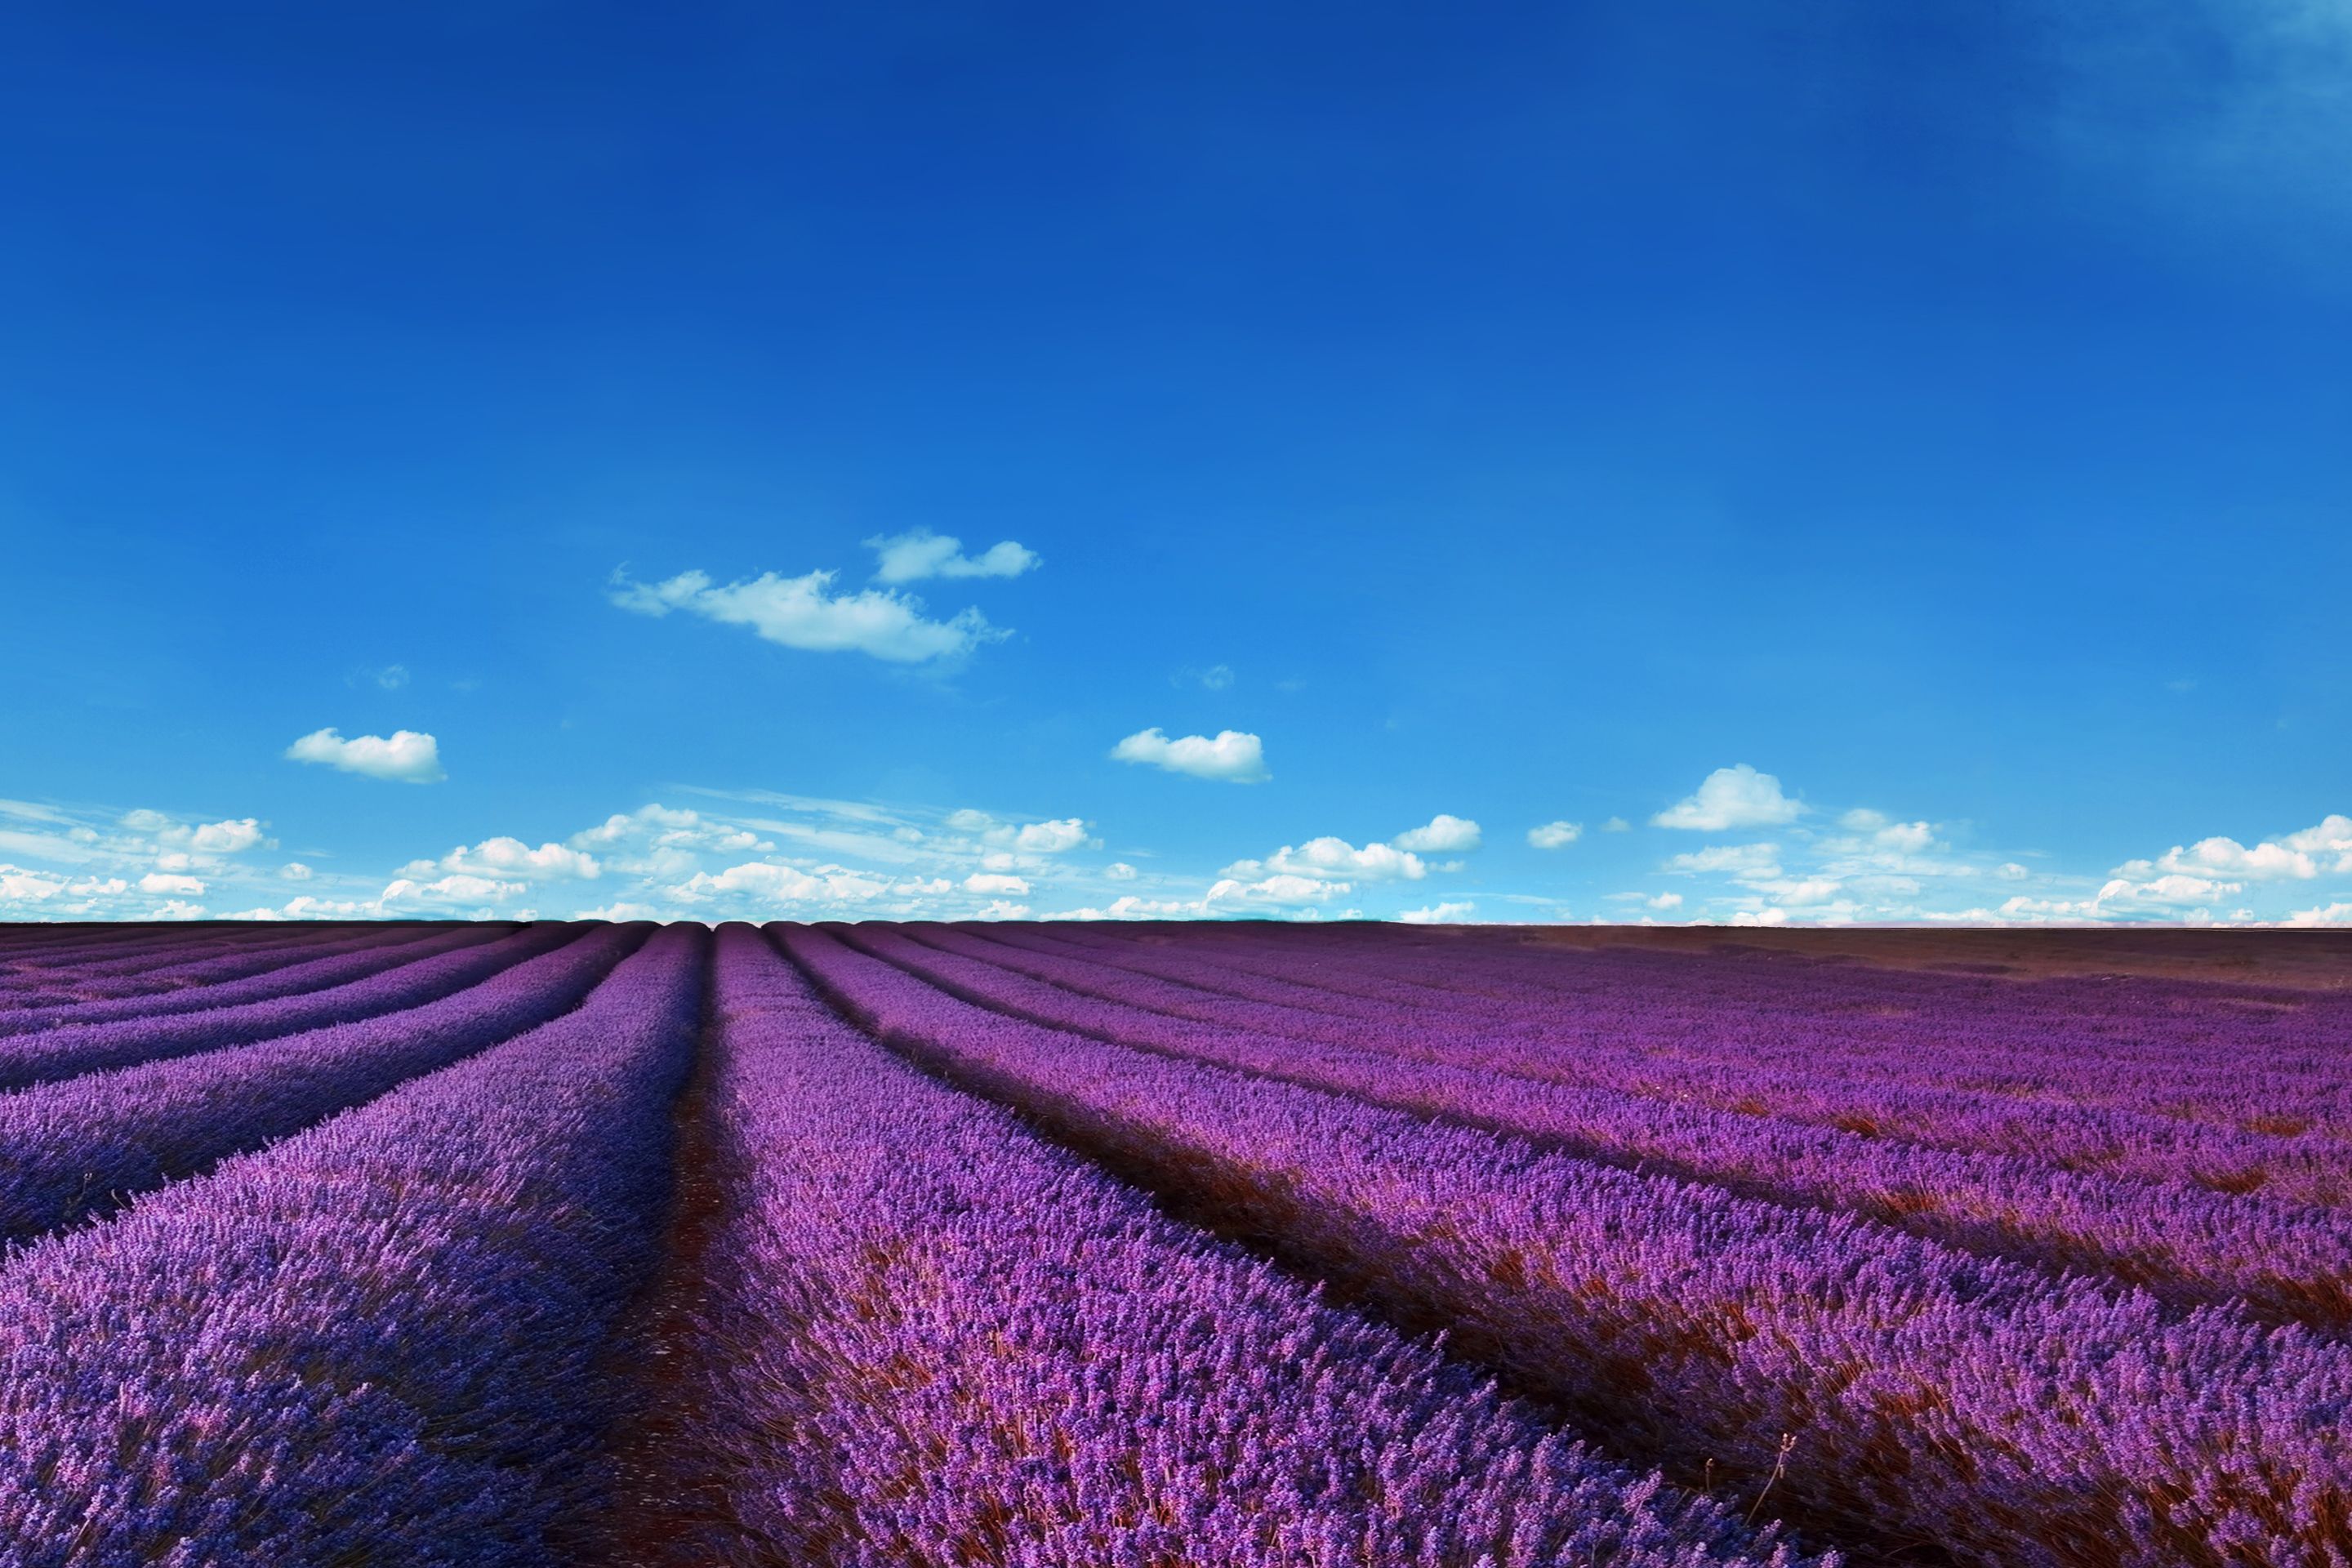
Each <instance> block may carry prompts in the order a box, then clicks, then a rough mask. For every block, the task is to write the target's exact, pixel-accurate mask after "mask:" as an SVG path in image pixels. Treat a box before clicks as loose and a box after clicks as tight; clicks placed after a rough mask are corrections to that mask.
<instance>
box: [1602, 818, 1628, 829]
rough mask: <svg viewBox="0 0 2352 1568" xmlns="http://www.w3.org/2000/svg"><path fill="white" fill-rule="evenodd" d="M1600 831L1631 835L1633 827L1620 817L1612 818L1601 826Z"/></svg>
mask: <svg viewBox="0 0 2352 1568" xmlns="http://www.w3.org/2000/svg"><path fill="white" fill-rule="evenodd" d="M1601 832H1603V833H1631V832H1633V824H1632V823H1630V822H1628V821H1626V820H1625V819H1624V818H1623V817H1622V816H1612V817H1611V818H1610V819H1609V820H1608V821H1606V822H1604V823H1602V824H1601Z"/></svg>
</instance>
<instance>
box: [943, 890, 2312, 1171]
mask: <svg viewBox="0 0 2352 1568" xmlns="http://www.w3.org/2000/svg"><path fill="white" fill-rule="evenodd" d="M988 940H990V941H992V942H1002V943H1004V944H1006V945H1008V946H1012V947H1016V948H1020V949H1023V950H1025V951H1033V952H1064V953H1068V954H1073V955H1077V954H1083V955H1084V956H1085V957H1087V958H1088V959H1090V960H1093V961H1095V962H1099V963H1105V964H1108V965H1111V966H1114V967H1118V968H1121V969H1129V970H1133V971H1136V972H1139V973H1150V974H1152V975H1155V976H1159V977H1162V978H1167V979H1171V980H1175V981H1178V982H1179V983H1181V984H1184V985H1187V986H1191V987H1195V988H1201V989H1209V990H1215V991H1217V992H1219V993H1220V994H1223V996H1225V997H1226V998H1228V999H1229V1004H1230V1005H1234V1006H1235V1007H1237V1008H1238V1007H1241V1005H1242V1004H1243V1002H1244V1001H1245V1000H1252V999H1264V1000H1265V1001H1267V1002H1270V1003H1273V1004H1274V1005H1279V1006H1281V1007H1282V1008H1283V1009H1284V1011H1283V1013H1282V1015H1281V1016H1282V1018H1283V1019H1284V1023H1283V1027H1284V1028H1285V1030H1286V1031H1305V1032H1307V1033H1308V1034H1310V1035H1312V1036H1313V1037H1321V1038H1328V1037H1334V1036H1335V1035H1344V1034H1345V1032H1346V1030H1347V1026H1346V1025H1344V1024H1340V1023H1339V1022H1337V1020H1338V1019H1339V1018H1341V1017H1349V1018H1357V1019H1361V1020H1364V1021H1366V1022H1367V1023H1369V1024H1371V1025H1372V1026H1374V1028H1375V1029H1376V1030H1378V1031H1380V1032H1379V1033H1375V1034H1370V1035H1362V1034H1360V1035H1359V1038H1362V1039H1365V1040H1366V1041H1367V1042H1368V1043H1373V1044H1382V1045H1384V1044H1386V1043H1387V1042H1388V1040H1389V1039H1390V1038H1391V1037H1392V1036H1393V1033H1394V1031H1393V1029H1392V1028H1391V1027H1390V1026H1391V1024H1392V1023H1393V1021H1394V1020H1396V1019H1398V1018H1400V1017H1411V1018H1413V1019H1416V1020H1420V1021H1423V1022H1422V1023H1421V1024H1420V1025H1419V1026H1418V1027H1417V1028H1416V1029H1415V1031H1414V1033H1416V1034H1417V1035H1418V1037H1419V1038H1420V1041H1421V1043H1422V1044H1423V1045H1425V1046H1430V1047H1434V1046H1436V1045H1438V1044H1439V1043H1441V1042H1443V1041H1446V1040H1452V1039H1463V1040H1466V1041H1468V1042H1469V1043H1470V1045H1471V1047H1472V1048H1473V1049H1474V1050H1475V1053H1476V1058H1477V1060H1478V1061H1479V1062H1480V1063H1481V1064H1482V1065H1483V1066H1485V1067H1486V1068H1491V1069H1493V1070H1496V1071H1505V1072H1509V1073H1512V1074H1515V1075H1517V1076H1521V1077H1527V1078H1535V1079H1545V1080H1549V1081H1552V1082H1558V1083H1567V1084H1576V1085H1583V1086H1588V1087H1594V1088H1606V1089H1619V1090H1622V1091H1624V1092H1627V1093H1632V1094H1638V1095H1642V1096H1644V1097H1646V1098H1652V1099H1659V1100H1675V1101H1687V1102H1695V1103H1698V1104H1702V1105H1707V1106H1712V1107H1714V1108H1716V1109H1717V1110H1728V1111H1733V1112H1737V1113H1739V1114H1744V1115H1759V1116H1760V1115H1770V1116H1776V1117H1781V1118H1785V1119H1787V1120H1790V1121H1799V1122H1806V1123H1811V1124H1814V1125H1820V1126H1826V1127H1833V1128H1837V1129H1840V1130H1842V1131H1853V1132H1857V1133H1860V1134H1862V1135H1864V1136H1868V1137H1874V1138H1889V1139H1900V1140H1903V1141H1906V1142H1916V1143H1921V1144H1925V1145H1927V1146H1929V1147H1933V1148H1942V1149H1948V1150H1953V1151H1958V1152H1982V1153H1992V1154H2005V1153H2007V1152H2011V1151H2013V1150H2018V1149H2031V1150H2032V1151H2033V1152H2034V1156H2035V1157H2036V1158H2037V1159H2040V1160H2043V1161H2047V1162H2049V1163H2053V1164H2056V1165H2060V1166H2063V1167H2064V1168H2066V1169H2070V1170H2078V1171H2084V1172H2095V1173H2105V1174H2111V1175H2116V1176H2124V1177H2130V1178H2135V1179H2140V1180H2148V1181H2162V1182H2170V1183H2179V1184H2188V1185H2192V1186H2197V1187H2202V1188H2206V1189H2210V1190H2215V1191H2221V1192H2252V1191H2256V1190H2262V1191H2264V1192H2265V1193H2267V1194H2270V1195H2273V1196H2275V1197H2277V1198H2280V1199H2282V1200H2284V1201H2287V1202H2293V1203H2303V1204H2316V1205H2326V1206H2333V1207H2341V1206H2346V1205H2352V1158H2348V1157H2347V1154H2346V1152H2345V1150H2344V1149H2343V1147H2342V1145H2341V1144H2340V1143H2338V1142H2334V1141H2332V1140H2327V1139H2322V1138H2316V1137H2302V1136H2300V1135H2299V1134H2298V1133H2295V1132H2289V1131H2246V1130H2242V1129H2240V1128H2235V1127H2229V1126H2216V1125H2211V1124H2207V1123H2200V1122H2193V1121H2179V1120H2177V1119H2173V1118H2168V1117H2164V1116H2159V1115H2156V1114H2152V1113H2148V1112H2142V1111H2133V1110H2118V1109H2115V1108H2112V1107H2105V1106H2098V1105H2083V1104H2076V1103H2071V1102H2054V1103H2036V1102H2032V1101H2028V1100H2020V1099H2018V1098H2016V1097H2015V1096H2014V1095H2012V1094H2007V1093H1999V1092H1992V1091H1969V1090H1963V1089H1949V1088H1945V1087H1940V1086H1937V1085H1934V1084H1914V1083H1911V1082H1907V1081H1889V1080H1887V1079H1873V1078H1870V1077H1868V1076H1863V1075H1853V1074H1848V1073H1844V1072H1843V1071H1842V1070H1841V1069H1839V1068H1837V1067H1836V1066H1835V1065H1834V1060H1833V1057H1834V1052H1835V1049H1836V1047H1835V1045H1834V1043H1833V1042H1830V1041H1822V1040H1810V1039H1807V1038H1806V1037H1802V1036H1801V1035H1800V1036H1798V1037H1796V1038H1794V1039H1791V1040H1788V1041H1776V1042H1774V1043H1771V1044H1763V1043H1739V1042H1738V1041H1726V1042H1725V1043H1723V1045H1722V1046H1721V1047H1720V1048H1719V1049H1718V1050H1717V1053H1716V1057H1715V1059H1712V1060H1707V1061H1703V1062H1702V1061H1697V1060H1694V1059H1692V1058H1690V1057H1688V1056H1685V1057H1683V1058H1680V1059H1675V1058H1671V1057H1669V1056H1668V1055H1667V1054H1666V1053H1664V1051H1662V1050H1661V1049H1660V1048H1658V1047H1655V1046H1654V1044H1653V1037H1652V1029H1653V1018H1652V1015H1651V1010H1650V1009H1649V1008H1648V1006H1647V1005H1646V1003H1647V1000H1648V998H1647V994H1646V993H1629V994H1624V995H1620V996H1618V997H1615V998H1613V999H1612V1000H1611V1001H1609V1002H1608V1003H1606V1004H1605V1005H1603V1004H1601V1003H1598V1002H1591V1001H1588V1002H1587V1003H1586V1004H1585V1005H1583V1006H1582V1007H1580V1008H1568V1007H1564V1006H1561V1005H1556V1004H1555V1005H1551V1006H1549V1007H1548V1008H1546V1009H1544V1010H1542V1011H1541V1012H1540V1013H1536V1012H1532V1011H1531V1010H1524V1009H1523V1010H1517V1011H1514V1010H1510V1009H1503V1008H1498V1009H1496V1010H1495V1011H1492V1012H1489V1011H1484V1010H1481V1009H1479V1008H1476V1007H1472V1006H1469V1005H1458V1004H1457V1003H1455V1002H1454V1001H1451V1000H1445V999H1440V998H1435V997H1433V996H1432V994H1430V993H1429V992H1428V990H1427V989H1426V988H1423V987H1414V986H1411V985H1405V984H1398V983H1395V982H1392V981H1391V980H1389V979H1387V978H1385V977H1381V976H1370V975H1366V976H1355V977H1350V978H1349V980H1347V981H1346V984H1349V985H1350V987H1351V989H1349V990H1348V991H1339V990H1326V991H1323V992H1322V993H1321V996H1322V998H1323V999H1324V1000H1322V1001H1318V1003H1316V1004H1315V1005H1313V1007H1312V1008H1311V1009H1310V1008H1309V1007H1308V1006H1307V1005H1302V1004H1300V1003H1298V1002H1297V1000H1296V993H1297V992H1298V991H1301V990H1307V989H1311V988H1310V987H1309V986H1307V984H1303V983H1301V982H1300V981H1298V980H1296V979H1290V978H1279V979H1277V978H1275V977H1272V976H1267V975H1262V974H1259V973H1256V971H1255V969H1254V968H1250V969H1244V968H1242V967H1240V966H1239V963H1238V961H1234V962H1233V963H1230V964H1229V963H1226V962H1224V960H1225V958H1226V955H1225V954H1223V953H1221V954H1220V959H1219V960H1218V961H1211V960H1207V959H1201V958H1192V957H1189V956H1186V955H1184V954H1180V953H1177V952H1172V951H1170V950H1167V949H1161V948H1147V947H1144V946H1142V945H1140V944H1133V945H1129V944H1120V945H1112V944H1109V943H1090V942H1080V941H1077V940H1075V939H1072V938H1070V937H1069V934H1068V933H1067V932H1062V933H1056V935H1055V936H1045V935H1043V934H1041V933H1032V932H1029V931H1009V930H1004V931H999V930H992V931H989V932H988ZM1327 979H1328V976H1327ZM1332 983H1333V984H1338V982H1332ZM1202 1005H1214V1004H1213V1002H1212V1001H1211V999H1209V998H1206V997H1202V998H1196V999H1193V1000H1192V1002H1191V1003H1189V1004H1188V1005H1187V1007H1186V1013H1185V1016H1202V1012H1201V1009H1202ZM1242 1010H1243V1011H1246V1010H1247V1009H1246V1008H1242ZM1261 1022H1262V1023H1263V1022H1264V1020H1263V1019H1262V1020H1261Z"/></svg>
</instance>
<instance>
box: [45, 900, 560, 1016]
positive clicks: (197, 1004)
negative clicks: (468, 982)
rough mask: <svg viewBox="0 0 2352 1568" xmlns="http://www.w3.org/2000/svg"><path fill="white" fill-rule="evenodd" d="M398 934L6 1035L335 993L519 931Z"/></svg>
mask: <svg viewBox="0 0 2352 1568" xmlns="http://www.w3.org/2000/svg"><path fill="white" fill-rule="evenodd" d="M394 929H395V930H396V931H398V933H399V934H398V935H397V936H396V937H395V936H393V935H392V934H391V933H389V932H387V933H385V934H384V935H383V936H379V937H378V938H377V939H375V940H373V941H371V942H360V943H357V944H355V945H354V946H353V947H352V949H351V950H350V951H344V952H327V953H323V954H311V953H309V952H300V953H295V954H289V955H288V956H289V962H288V963H285V964H284V965H283V966H282V967H278V968H274V969H271V970H268V972H266V973H258V974H250V975H247V976H246V977H245V978H243V979H229V980H216V981H210V982H206V983H205V984H201V986H200V987H190V988H185V989H181V990H174V991H169V992H165V993H163V994H158V995H152V996H125V997H118V998H115V999H112V1000H109V1001H94V1002H86V1003H82V1004H80V1005H74V1006H68V1007H57V1008H48V1009H43V1010H40V1011H37V1012H34V1011H23V1012H16V1013H11V1014H6V1015H0V1036H5V1035H21V1034H30V1033H32V1032H33V1031H34V1030H36V1029H54V1028H58V1027H60V1026H64V1025H68V1024H104V1023H110V1022H111V1021H113V1020H115V1019H118V1018H160V1017H164V1016H169V1015H172V1014H174V1013H202V1012H205V1011H207V1010H209V1009H212V1008H215V1007H235V1006H241V1005H244V1004H246V1003H248V1002H266V1001H268V1000H271V999H272V998H275V997H279V996H296V995H300V994H303V993H305V992H310V991H323V990H328V989H331V987H334V986H337V985H343V984H349V983H350V982H352V981H354V980H363V979H365V978H366V977H367V976H369V975H371V974H381V973H383V972H384V971H386V970H388V969H393V968H396V967H398V966H399V965H401V964H404V963H415V962H416V961H417V960H418V959H421V958H431V957H433V956H434V955H436V954H437V953H443V952H454V951H456V950H457V949H458V948H463V947H474V946H477V945H478V944H480V943H483V942H491V941H494V940H496V939H497V938H499V937H502V936H509V935H512V934H513V933H514V932H515V931H518V930H520V927H518V926H516V925H514V924H512V923H511V922H508V921H484V922H482V923H480V924H478V925H459V926H408V927H399V928H394Z"/></svg>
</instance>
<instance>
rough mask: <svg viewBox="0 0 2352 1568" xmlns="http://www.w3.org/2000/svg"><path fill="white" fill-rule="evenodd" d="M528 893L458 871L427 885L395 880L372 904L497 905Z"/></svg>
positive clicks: (519, 886)
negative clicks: (375, 902) (480, 903)
mask: <svg viewBox="0 0 2352 1568" xmlns="http://www.w3.org/2000/svg"><path fill="white" fill-rule="evenodd" d="M529 891H530V889H529V888H528V887H527V886H526V885H525V884H523V883H521V882H502V881H499V880H498V879H495V878H490V877H477V876H472V875H470V874H467V873H465V872H458V873H456V874H454V875H451V876H447V877H442V878H439V879H436V880H434V881H430V882H419V881H417V880H416V879H415V878H412V877H396V878H394V879H393V880H392V881H391V882H389V883H387V884H386V885H385V887H384V889H383V893H382V894H381V895H379V896H378V899H377V900H376V901H377V902H379V903H383V904H470V903H479V902H486V901H487V902H489V903H499V902H501V901H503V900H508V899H511V898H513V897H515V896H516V895H517V894H519V893H526V892H529Z"/></svg>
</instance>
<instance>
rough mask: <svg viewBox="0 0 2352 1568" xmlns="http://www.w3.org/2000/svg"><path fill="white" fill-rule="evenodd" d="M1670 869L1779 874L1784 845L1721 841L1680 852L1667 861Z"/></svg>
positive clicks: (1743, 874) (1694, 871)
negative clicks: (1717, 843)
mask: <svg viewBox="0 0 2352 1568" xmlns="http://www.w3.org/2000/svg"><path fill="white" fill-rule="evenodd" d="M1666 869H1667V870H1669V871H1682V872H1689V873H1697V872H1726V873H1728V874H1730V875H1732V876H1735V877H1777V876H1779V875H1780V846H1779V845H1777V844H1720V845H1711V846H1709V847H1706V848H1705V849H1695V850H1693V851H1691V852H1690V853H1689V854H1687V855H1677V856H1675V858H1672V859H1670V860H1668V861H1667V862H1666Z"/></svg>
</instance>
